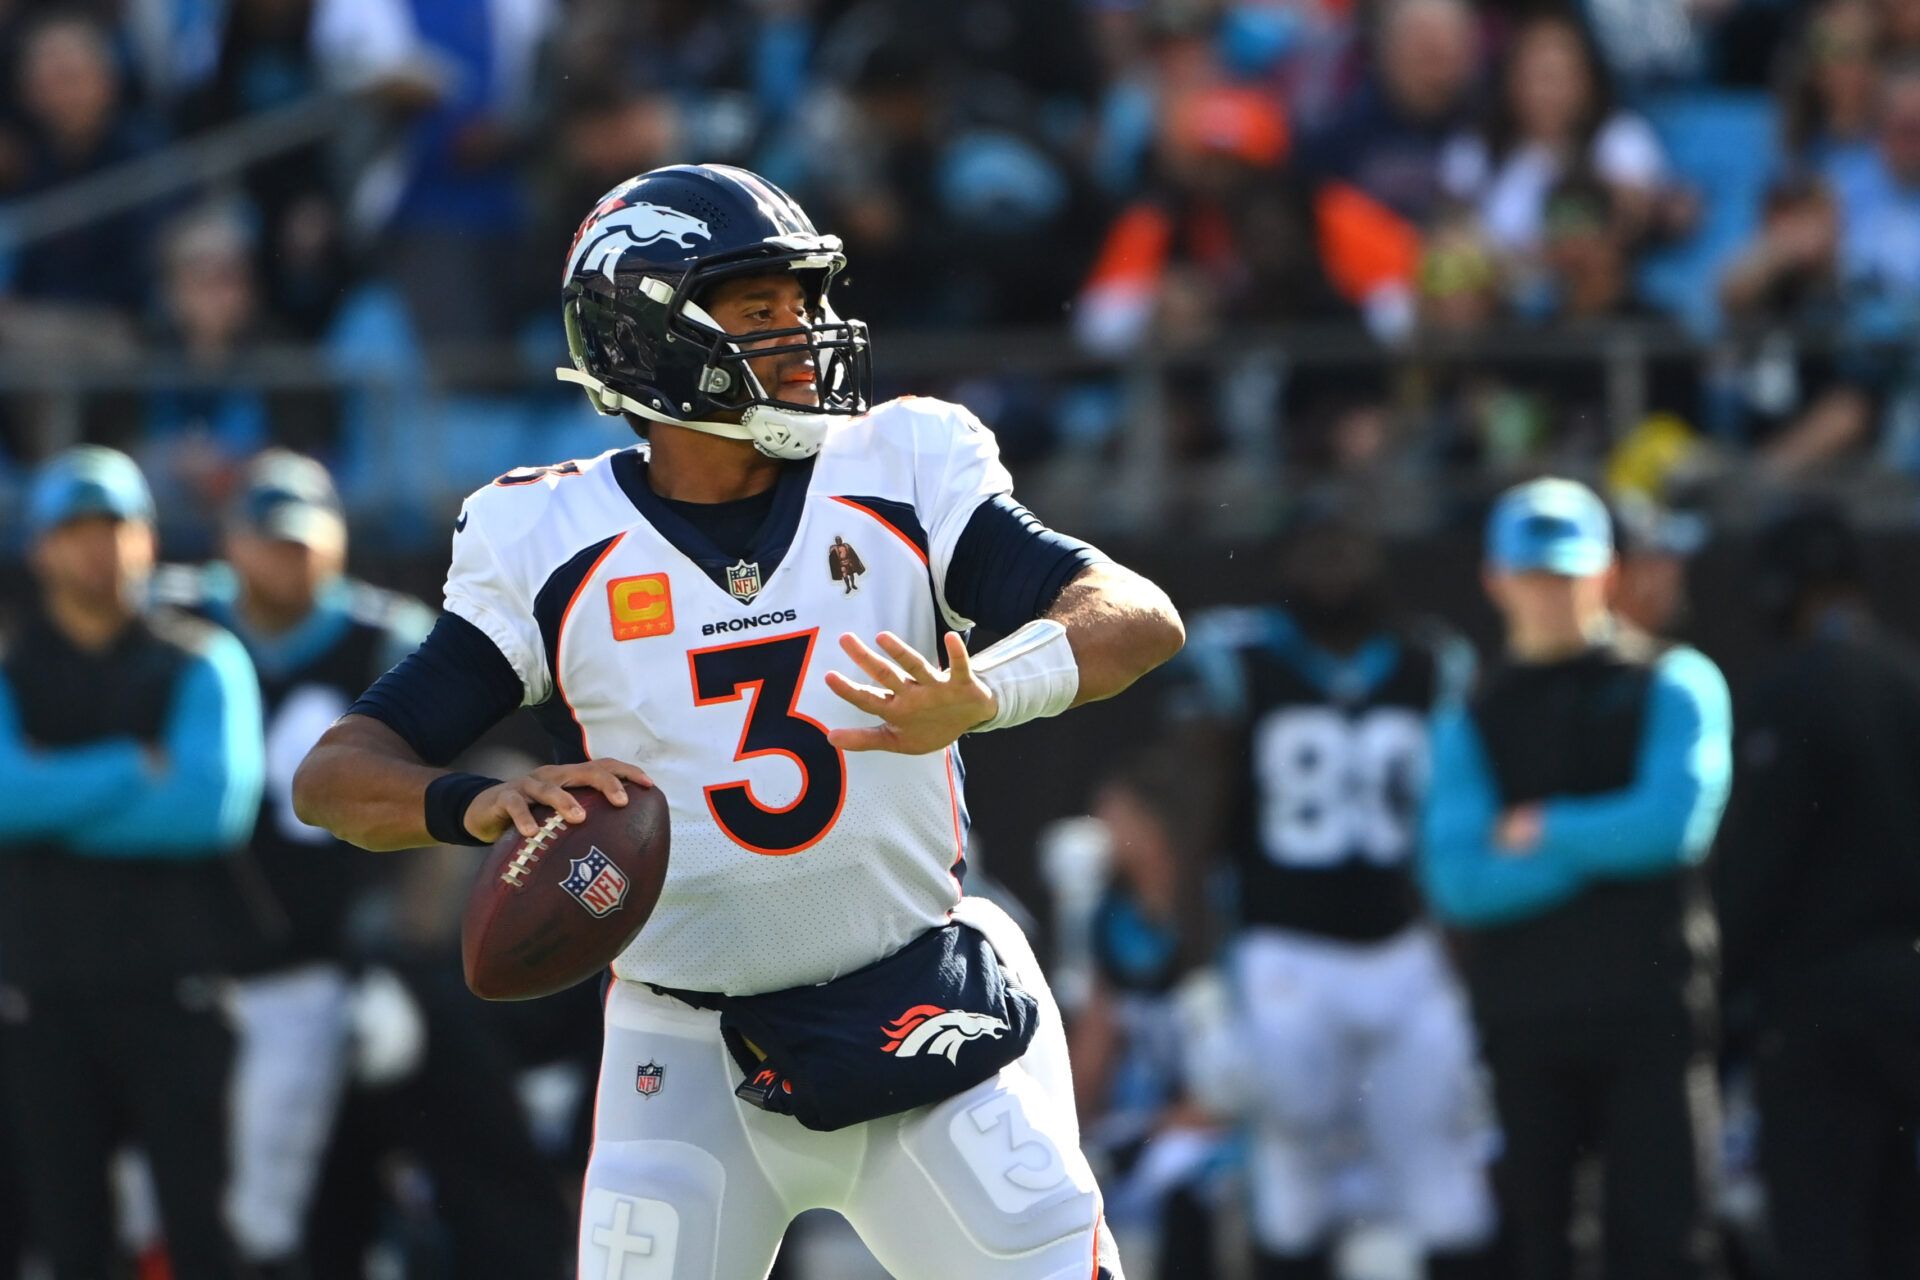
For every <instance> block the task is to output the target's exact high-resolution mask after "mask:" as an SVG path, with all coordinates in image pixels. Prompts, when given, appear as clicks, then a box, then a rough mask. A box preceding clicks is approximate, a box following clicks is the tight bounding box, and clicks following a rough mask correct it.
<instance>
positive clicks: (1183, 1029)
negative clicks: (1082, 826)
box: [1067, 754, 1228, 1280]
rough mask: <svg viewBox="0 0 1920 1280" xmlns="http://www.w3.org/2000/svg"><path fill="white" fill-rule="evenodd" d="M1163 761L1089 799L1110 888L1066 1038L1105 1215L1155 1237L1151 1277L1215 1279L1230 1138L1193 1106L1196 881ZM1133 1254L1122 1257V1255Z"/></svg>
mask: <svg viewBox="0 0 1920 1280" xmlns="http://www.w3.org/2000/svg"><path fill="white" fill-rule="evenodd" d="M1185 774H1186V770H1184V769H1183V768H1181V767H1180V762H1179V760H1178V758H1177V757H1174V756H1172V755H1170V754H1152V755H1143V756H1141V757H1139V758H1138V759H1135V760H1133V761H1129V762H1127V763H1126V764H1124V765H1122V766H1121V767H1120V768H1119V769H1117V770H1116V771H1115V772H1114V773H1113V774H1112V775H1111V776H1109V777H1108V779H1107V780H1106V781H1105V782H1104V783H1102V784H1101V786H1100V787H1099V789H1098V790H1097V791H1096V792H1095V795H1094V802H1093V819H1094V821H1095V822H1097V823H1098V824H1099V828H1100V831H1101V834H1102V835H1104V837H1105V843H1106V851H1107V859H1108V861H1107V877H1106V883H1105V885H1104V887H1103V888H1102V890H1101V892H1100V897H1099V900H1098V903H1097V905H1096V906H1095V907H1094V911H1093V917H1092V920H1091V921H1090V927H1089V929H1088V934H1089V942H1090V944H1091V946H1090V951H1091V958H1092V961H1093V964H1092V971H1093V982H1092V984H1091V990H1090V992H1089V993H1088V996H1087V999H1086V1000H1085V1001H1084V1003H1082V1005H1081V1007H1080V1009H1079V1011H1078V1013H1077V1014H1076V1015H1075V1016H1074V1018H1073V1019H1072V1021H1071V1023H1070V1024H1069V1028H1068V1037H1067V1047H1068V1050H1069V1052H1070V1054H1071V1056H1072V1058H1073V1084H1074V1094H1075V1096H1076V1097H1077V1099H1078V1101H1079V1106H1080V1114H1081V1116H1082V1117H1083V1121H1084V1124H1085V1132H1086V1141H1087V1145H1088V1147H1089V1149H1091V1150H1097V1151H1098V1152H1099V1153H1100V1154H1101V1155H1102V1156H1103V1157H1104V1158H1105V1159H1106V1161H1107V1162H1108V1167H1109V1168H1110V1169H1111V1170H1112V1173H1111V1175H1110V1185H1109V1186H1108V1188H1107V1216H1108V1218H1109V1219H1110V1220H1111V1221H1112V1222H1113V1223H1114V1230H1115V1231H1116V1232H1117V1233H1118V1234H1120V1235H1121V1236H1122V1237H1123V1238H1124V1237H1127V1236H1129V1235H1130V1234H1131V1229H1132V1228H1135V1227H1136V1226H1141V1225H1145V1226H1147V1227H1148V1228H1149V1229H1150V1230H1152V1231H1153V1233H1154V1234H1155V1235H1157V1237H1158V1242H1157V1247H1156V1249H1155V1256H1156V1259H1157V1262H1156V1265H1155V1267H1154V1269H1153V1272H1152V1274H1153V1275H1155V1276H1158V1277H1162V1278H1163V1280H1176V1278H1177V1277H1182V1276H1190V1277H1195V1278H1196V1280H1198V1278H1200V1277H1211V1276H1214V1275H1217V1274H1219V1271H1220V1267H1219V1263H1218V1260H1217V1255H1216V1250H1215V1243H1214V1216H1215V1209H1216V1204H1217V1201H1218V1199H1219V1194H1220V1191H1221V1186H1220V1181H1221V1180H1220V1177H1219V1174H1220V1172H1221V1170H1222V1168H1223V1166H1224V1162H1225V1157H1226V1149H1227V1146H1228V1134H1227V1131H1226V1129H1225V1128H1224V1127H1222V1125H1221V1123H1220V1121H1219V1120H1218V1118H1216V1117H1214V1116H1211V1115H1209V1114H1208V1113H1207V1112H1205V1111H1204V1110H1202V1109H1201V1108H1200V1106H1199V1105H1198V1104H1197V1103H1196V1101H1195V1099H1194V1098H1193V1097H1192V1096H1191V1094H1190V1092H1189V1088H1188V1080H1187V1055H1188V1051H1189V1049H1188V1046H1189V1042H1190V1039H1191V1033H1192V1030H1193V1028H1192V1026H1191V1025H1190V1022H1189V1020H1188V1019H1187V1018H1186V1017H1185V1016H1184V1015H1183V1008H1182V1002H1183V996H1182V991H1183V990H1184V989H1187V988H1189V987H1190V985H1191V983H1192V982H1193V981H1195V980H1197V981H1201V982H1204V981H1205V980H1206V979H1205V978H1204V977H1197V976H1196V975H1199V974H1200V973H1201V972H1202V970H1203V969H1204V966H1205V963H1206V961H1207V959H1208V956H1207V955H1206V951H1207V948H1208V946H1209V943H1210V941H1211V938H1212V932H1211V930H1210V929H1209V928H1208V927H1207V924H1208V922H1207V918H1206V911H1205V903H1204V900H1203V899H1204V892H1205V890H1204V885H1203V884H1202V876H1201V869H1200V868H1198V867H1196V866H1194V865H1193V863H1194V862H1195V860H1194V859H1192V858H1191V857H1190V856H1188V851H1187V850H1186V848H1185V847H1183V845H1182V843H1181V833H1182V832H1183V830H1184V826H1185V819H1186V818H1187V806H1188V804H1189V800H1190V791H1189V789H1188V785H1187V783H1186V780H1185ZM1130 1247H1131V1246H1130Z"/></svg>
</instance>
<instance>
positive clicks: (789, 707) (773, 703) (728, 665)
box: [687, 627, 847, 857]
mask: <svg viewBox="0 0 1920 1280" xmlns="http://www.w3.org/2000/svg"><path fill="white" fill-rule="evenodd" d="M819 634H820V629H819V628H818V627H815V628H813V629H812V630H811V631H801V632H797V633H795V634H792V635H784V636H768V637H766V638H764V639H759V640H742V641H739V642H738V643H735V644H723V645H715V646H714V647H713V648H711V649H693V650H690V651H688V653H687V665H688V666H689V667H690V668H691V669H692V673H693V703H694V705H695V706H697V707H705V706H712V705H713V704H715V703H721V702H737V701H738V700H739V699H740V697H741V696H742V693H743V691H745V690H747V689H752V690H753V697H752V698H751V699H750V701H749V703H748V711H747V723H746V727H745V728H744V729H742V730H741V732H740V746H739V748H738V749H737V750H735V751H734V753H733V758H734V759H735V760H751V759H753V758H755V757H756V756H775V755H777V756H785V757H787V758H788V759H789V760H791V761H793V763H794V764H795V765H797V766H798V767H799V769H800V790H799V792H798V793H797V794H796V795H795V796H794V798H793V799H792V800H791V801H789V802H788V803H787V804H786V805H784V806H783V807H781V808H778V809H776V808H773V807H771V806H769V805H764V804H762V803H760V801H759V800H758V799H756V798H755V797H754V794H753V786H752V784H751V783H749V782H747V781H746V780H745V779H744V778H743V779H739V780H736V781H733V782H718V783H714V784H712V785H711V786H709V787H707V788H706V795H707V808H708V810H709V811H710V812H711V813H712V814H713V820H714V821H715V822H717V823H719V824H720V829H721V830H722V831H724V832H726V833H727V838H728V839H730V840H732V841H733V842H734V843H735V844H737V845H739V846H740V847H741V848H743V849H749V850H751V851H753V852H754V853H764V854H769V855H772V856H775V857H782V856H785V855H786V854H790V853H799V852H800V851H801V850H802V849H807V848H811V847H812V846H813V845H814V844H816V843H818V842H819V840H820V838H821V837H822V836H824V835H826V834H827V832H829V831H831V830H832V829H833V824H834V823H835V822H836V821H838V819H839V817H840V806H841V804H842V803H843V802H844V801H845V800H846V798H847V768H846V758H845V757H844V756H842V755H841V754H840V749H839V748H838V747H836V746H834V745H833V743H831V742H829V741H827V730H826V727H825V726H824V725H822V724H821V723H820V722H819V721H818V720H814V719H812V718H811V717H809V716H803V715H801V714H800V713H799V712H798V711H796V710H795V709H794V707H795V704H796V703H797V702H798V701H799V698H800V685H801V682H802V681H804V680H805V679H806V675H807V665H808V663H810V662H811V661H812V660H813V642H814V640H815V639H817V638H818V636H819Z"/></svg>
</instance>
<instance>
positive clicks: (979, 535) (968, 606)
mask: <svg viewBox="0 0 1920 1280" xmlns="http://www.w3.org/2000/svg"><path fill="white" fill-rule="evenodd" d="M1105 560H1106V557H1105V556H1103V555H1101V554H1100V552H1099V551H1097V550H1095V549H1094V548H1093V547H1092V546H1089V545H1088V544H1087V543H1084V542H1082V541H1080V540H1079V539H1078V538H1070V537H1068V536H1067V535H1066V534H1064V533H1056V532H1055V531H1054V530H1052V529H1049V528H1047V526H1046V525H1044V524H1042V523H1040V519H1039V517H1038V516H1036V515H1034V514H1033V512H1031V511H1029V510H1027V509H1026V508H1025V507H1023V506H1021V505H1020V504H1019V503H1018V502H1015V501H1014V500H1013V498H1012V497H1010V496H1008V495H1007V494H998V495H996V496H994V497H991V498H988V499H987V500H986V501H985V502H983V503H981V504H980V505H979V506H978V507H977V508H975V510H974V513H973V515H972V516H970V517H968V519H967V527H966V528H965V529H964V530H963V531H962V532H961V534H960V541H959V542H957V543H956V544H955V545H954V548H953V559H952V560H951V561H950V562H949V563H948V565H947V582H946V588H947V590H946V596H947V604H948V606H949V607H950V608H952V609H953V611H954V612H955V613H958V614H960V615H962V616H963V617H968V618H972V619H973V620H974V621H975V622H980V623H984V624H985V625H986V626H988V627H990V628H992V629H993V630H995V631H998V632H1000V633H1001V634H1003V635H1004V634H1006V633H1007V632H1010V631H1016V630H1018V629H1019V628H1021V627H1023V626H1025V625H1026V624H1027V623H1029V622H1032V621H1033V620H1034V619H1035V618H1037V617H1039V616H1040V615H1041V614H1043V613H1045V612H1046V611H1047V609H1048V608H1050V607H1051V606H1052V604H1053V602H1054V600H1055V599H1057V598H1058V597H1059V595H1060V592H1061V590H1062V589H1063V588H1064V587H1065V586H1066V585H1067V583H1069V582H1071V581H1073V578H1074V575H1076V574H1078V573H1079V572H1080V570H1082V569H1084V568H1086V567H1087V566H1088V565H1090V564H1100V563H1103V562H1104V561H1105Z"/></svg>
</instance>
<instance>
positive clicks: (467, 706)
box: [347, 613, 522, 765]
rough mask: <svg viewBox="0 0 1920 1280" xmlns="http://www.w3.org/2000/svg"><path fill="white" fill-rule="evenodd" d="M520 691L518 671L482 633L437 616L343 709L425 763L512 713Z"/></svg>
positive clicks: (450, 754)
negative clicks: (380, 728) (391, 735)
mask: <svg viewBox="0 0 1920 1280" xmlns="http://www.w3.org/2000/svg"><path fill="white" fill-rule="evenodd" d="M521 696H522V690H521V686H520V677H519V675H518V674H516V673H515V671H514V669H513V665H512V664H511V663H509V662H508V661H507V659H506V657H505V656H504V655H503V654H502V653H501V652H500V650H499V648H498V647H496V646H495V644H494V643H493V641H492V640H490V639H488V638H487V635H486V633H485V632H484V631H482V630H480V628H478V627H476V626H474V625H473V624H472V623H471V622H468V621H467V620H466V619H465V618H462V617H459V616H457V615H455V614H451V613H443V614H441V615H440V618H439V620H438V621H436V622H435V623H434V624H433V630H432V631H430V632H429V633H428V634H427V638H426V639H425V640H423V641H421V642H420V647H419V648H417V649H415V650H414V651H413V652H412V653H410V654H408V655H407V656H406V657H405V658H402V659H401V660H400V663H399V665H397V666H395V667H394V668H393V670H391V671H389V672H387V673H386V674H385V675H383V676H381V677H380V678H379V679H378V680H376V681H374V683H373V687H372V688H370V689H368V690H367V691H366V692H365V693H363V694H361V695H360V700H359V701H358V702H355V703H354V704H353V705H352V706H351V707H349V708H347V710H348V713H349V714H351V715H360V716H370V717H372V718H373V719H375V720H378V721H379V722H380V723H381V724H384V725H386V726H387V727H388V728H389V729H392V730H393V731H394V732H395V733H397V734H399V735H400V737H401V738H402V739H403V740H404V741H405V742H406V744H407V745H408V746H410V747H412V748H413V750H414V754H416V755H418V756H419V757H420V758H421V759H422V760H424V761H426V762H427V763H428V764H436V765H444V764H446V763H447V762H448V761H450V760H452V759H453V758H454V757H455V756H457V755H459V754H460V753H461V752H462V751H465V750H466V749H467V748H468V747H470V746H472V745H473V744H474V743H475V742H477V741H479V740H480V737H481V735H482V734H484V733H486V731H487V730H489V729H491V728H492V727H493V726H494V725H496V724H498V723H500V721H502V720H504V719H506V718H507V717H508V716H509V715H511V714H512V713H513V711H514V709H515V708H516V707H518V706H519V705H520V702H521Z"/></svg>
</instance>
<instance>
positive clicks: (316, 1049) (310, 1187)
mask: <svg viewBox="0 0 1920 1280" xmlns="http://www.w3.org/2000/svg"><path fill="white" fill-rule="evenodd" d="M316 856H317V855H316ZM349 990H350V988H349V985H348V982H347V975H346V972H345V971H344V970H342V969H341V968H340V967H339V966H337V965H331V964H322V963H315V964H310V965H303V966H301V967H300V968H297V969H288V970H283V971H281V972H277V973H267V974H262V975H260V976H258V977H254V978H247V979H245V980H243V981H241V982H239V983H237V984H235V987H234V1012H235V1020H236V1023H237V1027H238V1031H239V1040H240V1045H239V1054H238V1057H237V1059H236V1061H235V1063H234V1072H233V1091H234V1110H233V1174H232V1178H231V1181H230V1183H229V1187H228V1193H227V1217H228V1221H229V1222H230V1223H231V1224H232V1227H233V1232H234V1236H235V1238H236V1239H237V1240H238V1241H239V1243H240V1247H241V1250H242V1252H243V1253H244V1254H245V1256H246V1257H247V1258H248V1259H249V1260H250V1261H259V1262H271V1261H277V1260H279V1259H282V1258H286V1257H290V1256H292V1255H294V1254H295V1253H297V1252H298V1251H299V1248H300V1245H301V1241H302V1237H303V1234H304V1232H305V1228H306V1216H307V1206H308V1204H309V1203H310V1202H311V1201H312V1199H313V1193H314V1188H315V1186H316V1185H317V1184H318V1182H319V1179H320V1164H321V1161H322V1160H324V1159H325V1158H326V1154H327V1143H328V1140H329V1139H330V1138H331V1137H332V1136H333V1123H334V1118H335V1117H336V1116H337V1115H338V1114H339V1110H340V1099H341V1096H342V1094H343V1093H344V1091H345V1089H346V1084H347V1070H348V1050H349V1048H350V1047H351V1043H350V1023H349V1020H348V994H349Z"/></svg>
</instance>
